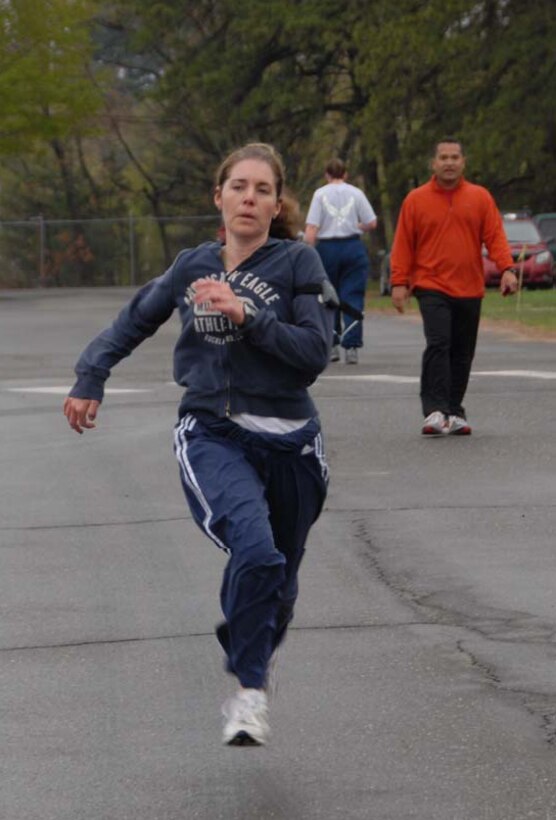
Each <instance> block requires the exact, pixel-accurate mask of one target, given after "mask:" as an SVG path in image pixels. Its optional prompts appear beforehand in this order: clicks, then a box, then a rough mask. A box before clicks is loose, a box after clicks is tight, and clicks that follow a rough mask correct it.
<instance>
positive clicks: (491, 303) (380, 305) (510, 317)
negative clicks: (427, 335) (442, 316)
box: [366, 282, 556, 336]
mask: <svg viewBox="0 0 556 820" xmlns="http://www.w3.org/2000/svg"><path fill="white" fill-rule="evenodd" d="M366 309H367V310H368V311H378V312H381V313H395V311H394V308H393V307H392V302H391V301H390V297H389V296H380V295H379V292H378V283H377V282H370V284H369V288H368V290H367V298H366ZM407 312H408V313H418V312H419V309H418V307H417V303H416V301H415V299H410V300H409V305H408V311H407ZM481 316H482V318H483V319H489V320H493V321H495V322H500V324H502V323H504V324H505V325H508V326H515V327H516V328H519V327H522V328H531V329H533V330H537V331H546V332H547V333H548V334H549V335H553V334H554V335H555V336H556V289H551V290H522V291H521V293H520V294H517V295H516V296H511V297H510V296H507V297H505V298H503V297H502V296H501V295H500V293H499V292H498V290H488V291H487V292H486V294H485V298H484V300H483V308H482V312H481Z"/></svg>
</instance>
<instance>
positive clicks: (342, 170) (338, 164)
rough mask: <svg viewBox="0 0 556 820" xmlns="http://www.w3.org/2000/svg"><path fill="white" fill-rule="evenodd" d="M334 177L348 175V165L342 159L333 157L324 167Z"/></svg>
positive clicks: (338, 177)
mask: <svg viewBox="0 0 556 820" xmlns="http://www.w3.org/2000/svg"><path fill="white" fill-rule="evenodd" d="M324 170H325V171H326V173H327V174H328V176H329V177H332V179H342V177H344V176H345V175H346V166H345V163H344V162H342V160H341V159H337V158H336V159H331V160H330V161H329V162H328V163H327V165H326V168H325V169H324Z"/></svg>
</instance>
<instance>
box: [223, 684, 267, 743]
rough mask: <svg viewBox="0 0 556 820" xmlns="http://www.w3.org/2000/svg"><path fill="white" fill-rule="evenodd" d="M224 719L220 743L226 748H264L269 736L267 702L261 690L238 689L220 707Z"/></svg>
mask: <svg viewBox="0 0 556 820" xmlns="http://www.w3.org/2000/svg"><path fill="white" fill-rule="evenodd" d="M222 714H223V715H224V717H225V718H226V723H225V725H224V732H223V735H222V742H223V743H225V744H226V745H228V746H264V744H265V743H266V742H267V740H268V737H269V735H270V727H269V725H268V700H267V697H266V693H265V692H264V691H263V690H262V689H240V690H239V692H238V693H237V694H236V695H234V697H233V698H229V700H227V701H226V702H225V703H224V705H223V706H222Z"/></svg>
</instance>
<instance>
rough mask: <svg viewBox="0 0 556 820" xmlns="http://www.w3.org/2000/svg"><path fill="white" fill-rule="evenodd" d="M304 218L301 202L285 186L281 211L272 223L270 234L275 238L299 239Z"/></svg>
mask: <svg viewBox="0 0 556 820" xmlns="http://www.w3.org/2000/svg"><path fill="white" fill-rule="evenodd" d="M302 224H303V219H302V216H301V209H300V207H299V202H298V201H297V199H296V198H295V197H294V195H293V194H292V192H291V191H289V190H288V189H287V188H284V191H283V193H282V205H281V208H280V213H279V214H278V216H277V217H275V218H274V219H273V220H272V222H271V223H270V231H269V234H270V236H273V237H274V238H275V239H297V237H298V235H299V232H300V231H301V227H302Z"/></svg>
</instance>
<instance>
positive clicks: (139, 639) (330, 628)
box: [0, 621, 433, 653]
mask: <svg viewBox="0 0 556 820" xmlns="http://www.w3.org/2000/svg"><path fill="white" fill-rule="evenodd" d="M432 625H433V624H430V623H428V622H423V623H419V622H417V621H399V622H397V623H395V624H391V623H375V624H322V625H317V626H290V627H289V628H288V632H339V631H342V630H346V631H347V630H365V629H398V628H400V627H406V626H432ZM213 637H214V630H211V631H210V632H176V633H173V634H168V635H141V636H135V637H128V638H101V639H94V640H93V639H91V640H85V641H66V642H63V641H62V642H60V643H52V644H26V645H21V646H0V653H2V652H28V651H37V650H42V649H75V648H79V647H87V646H107V645H110V644H131V643H149V642H155V641H174V640H183V639H185V638H213Z"/></svg>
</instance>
